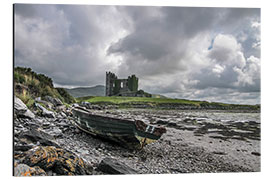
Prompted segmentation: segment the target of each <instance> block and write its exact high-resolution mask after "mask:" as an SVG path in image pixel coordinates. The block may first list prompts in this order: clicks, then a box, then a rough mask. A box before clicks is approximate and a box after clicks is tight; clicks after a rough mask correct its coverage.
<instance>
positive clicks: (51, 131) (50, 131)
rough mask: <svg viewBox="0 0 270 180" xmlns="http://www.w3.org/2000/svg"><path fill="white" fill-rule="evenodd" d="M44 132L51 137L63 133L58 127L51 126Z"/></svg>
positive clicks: (59, 135)
mask: <svg viewBox="0 0 270 180" xmlns="http://www.w3.org/2000/svg"><path fill="white" fill-rule="evenodd" d="M45 132H46V133H48V134H50V135H51V136H53V137H62V136H63V133H62V131H61V130H60V129H59V128H58V127H52V128H50V129H48V130H46V131H45Z"/></svg>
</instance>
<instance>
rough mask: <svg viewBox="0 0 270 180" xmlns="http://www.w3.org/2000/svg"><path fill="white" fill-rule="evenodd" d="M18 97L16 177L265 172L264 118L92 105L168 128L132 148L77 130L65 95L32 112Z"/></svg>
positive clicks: (44, 102)
mask: <svg viewBox="0 0 270 180" xmlns="http://www.w3.org/2000/svg"><path fill="white" fill-rule="evenodd" d="M14 100H15V103H14V148H13V149H14V175H15V176H57V175H100V174H150V173H151V174H159V173H171V174H174V173H205V172H256V171H260V123H259V122H254V121H249V122H233V121H228V122H226V123H212V121H211V122H210V121H208V119H207V118H203V117H202V116H199V115H198V116H196V113H195V115H194V112H191V113H186V112H179V111H173V110H172V111H165V110H161V111H154V110H147V109H143V110H133V109H129V110H117V109H114V108H113V107H109V108H107V109H105V108H100V107H98V106H96V107H88V108H92V110H93V111H99V113H104V114H105V113H106V114H112V115H117V116H122V117H131V118H134V119H136V118H138V119H141V120H144V121H146V122H147V123H150V124H156V125H163V126H165V127H166V128H167V133H166V134H164V135H163V136H162V138H161V139H159V140H158V141H157V142H155V143H153V144H149V145H147V146H145V147H144V148H143V149H141V150H128V149H125V148H123V147H121V146H119V145H118V144H115V143H113V142H109V141H106V140H104V139H99V138H97V137H94V136H90V135H88V134H86V133H84V132H82V131H80V130H79V129H76V127H75V126H74V125H73V124H72V118H73V117H72V114H71V113H70V108H68V107H66V106H65V105H63V103H62V102H61V101H59V99H56V98H51V97H47V98H46V99H42V100H41V99H40V98H37V99H36V100H35V108H33V109H31V110H29V109H28V108H27V107H26V105H25V104H23V102H22V101H21V100H20V99H19V98H17V97H14ZM192 114H193V115H192Z"/></svg>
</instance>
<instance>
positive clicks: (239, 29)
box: [14, 4, 261, 104]
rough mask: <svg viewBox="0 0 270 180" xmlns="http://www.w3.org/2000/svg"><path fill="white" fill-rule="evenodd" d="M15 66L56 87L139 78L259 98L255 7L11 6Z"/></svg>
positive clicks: (228, 97)
mask: <svg viewBox="0 0 270 180" xmlns="http://www.w3.org/2000/svg"><path fill="white" fill-rule="evenodd" d="M14 12H15V15H14V40H15V44H14V45H15V49H14V53H15V58H14V64H15V66H23V67H30V68H32V69H33V70H34V71H35V72H38V73H43V74H46V75H47V76H49V77H51V78H52V79H53V81H54V83H55V86H60V87H79V86H84V87H85V86H95V85H105V72H106V71H111V72H114V73H115V74H116V75H117V76H118V77H119V78H126V77H127V76H129V75H131V74H135V75H136V76H137V77H139V89H143V90H145V91H146V92H149V93H153V94H162V95H165V96H168V97H172V98H184V99H193V100H206V101H210V102H225V103H237V104H260V94H261V93H260V91H261V88H260V87H261V83H260V82H261V56H260V54H261V36H260V34H261V32H260V28H261V19H260V9H258V8H206V7H166V6H163V7H159V6H93V5H34V4H31V5H30V4H16V5H15V9H14Z"/></svg>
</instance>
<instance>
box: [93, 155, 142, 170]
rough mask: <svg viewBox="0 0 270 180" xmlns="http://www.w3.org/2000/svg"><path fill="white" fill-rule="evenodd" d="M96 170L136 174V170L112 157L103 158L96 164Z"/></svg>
mask: <svg viewBox="0 0 270 180" xmlns="http://www.w3.org/2000/svg"><path fill="white" fill-rule="evenodd" d="M97 170H98V171H102V172H103V173H106V174H137V173H138V172H137V171H135V170H134V169H132V168H130V167H129V166H127V165H125V164H123V163H121V162H119V161H117V160H116V159H113V158H108V157H107V158H104V159H103V160H102V161H101V163H100V164H99V165H98V168H97Z"/></svg>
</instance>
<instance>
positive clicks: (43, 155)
mask: <svg viewBox="0 0 270 180" xmlns="http://www.w3.org/2000/svg"><path fill="white" fill-rule="evenodd" d="M21 162H22V163H24V164H27V165H28V166H38V167H40V168H42V169H44V170H45V171H50V170H52V171H53V173H56V174H57V175H88V174H92V169H93V168H92V166H90V165H89V164H88V163H86V162H85V161H84V160H83V159H82V158H80V157H78V156H77V155H75V154H74V153H72V152H70V151H67V150H64V149H62V148H56V147H54V146H36V147H34V148H32V149H30V150H29V151H27V152H25V155H24V157H23V158H22V159H21Z"/></svg>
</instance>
